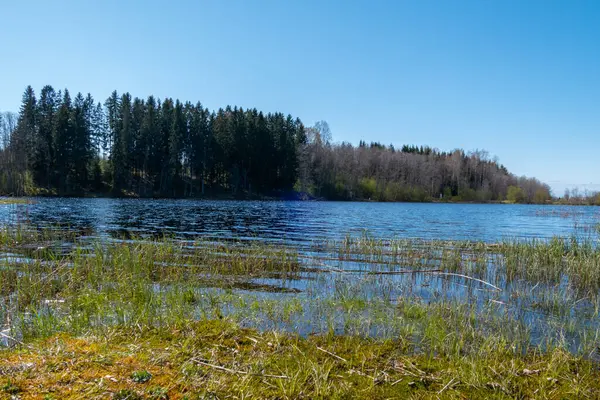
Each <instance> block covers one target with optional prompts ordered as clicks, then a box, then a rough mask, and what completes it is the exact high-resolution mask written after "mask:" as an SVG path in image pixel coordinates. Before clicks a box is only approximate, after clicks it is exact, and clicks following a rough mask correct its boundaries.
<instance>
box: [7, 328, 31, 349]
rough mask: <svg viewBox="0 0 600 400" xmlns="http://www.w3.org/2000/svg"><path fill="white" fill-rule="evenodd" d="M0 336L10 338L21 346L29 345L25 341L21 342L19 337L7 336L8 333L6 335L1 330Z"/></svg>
mask: <svg viewBox="0 0 600 400" xmlns="http://www.w3.org/2000/svg"><path fill="white" fill-rule="evenodd" d="M0 336H2V337H3V338H5V339H8V340H12V341H13V342H15V343H18V344H20V345H21V346H25V347H29V346H27V345H26V344H25V343H23V342H21V341H20V340H19V339H16V338H14V337H12V336H9V335H7V334H6V333H4V332H2V331H0Z"/></svg>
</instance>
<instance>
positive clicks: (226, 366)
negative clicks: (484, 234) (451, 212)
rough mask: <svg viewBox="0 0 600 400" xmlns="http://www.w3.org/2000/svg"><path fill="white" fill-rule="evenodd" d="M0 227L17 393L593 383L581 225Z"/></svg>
mask: <svg viewBox="0 0 600 400" xmlns="http://www.w3.org/2000/svg"><path fill="white" fill-rule="evenodd" d="M72 235H75V236H72ZM0 239H1V240H0V244H1V245H2V249H3V250H4V251H10V253H11V255H10V256H5V257H4V258H2V259H1V260H0V328H1V329H0V330H1V331H2V335H4V336H2V337H0V341H3V342H4V343H5V344H8V345H11V346H14V347H13V348H11V349H5V350H0V351H1V352H2V353H0V360H1V361H0V385H5V386H6V385H9V386H6V387H10V388H13V389H11V390H16V389H14V388H17V389H18V390H19V391H20V392H19V393H24V395H23V398H28V396H31V397H36V396H37V397H43V396H44V395H46V394H47V395H54V394H55V395H56V396H55V397H56V398H68V393H67V390H68V389H67V388H68V387H73V388H74V391H73V392H72V393H77V394H81V393H84V392H85V393H87V394H88V395H89V396H91V397H94V396H96V397H102V396H106V395H107V394H108V395H110V396H113V398H133V397H131V396H138V397H137V398H166V397H165V396H168V398H183V396H188V398H203V397H202V396H213V397H214V398H221V397H224V396H227V395H234V396H237V397H246V398H248V397H254V398H331V397H334V398H336V397H337V398H347V397H362V398H386V397H405V398H411V397H416V398H438V397H439V398H460V397H462V398H465V397H467V398H534V397H540V398H546V397H548V398H550V397H554V398H585V397H586V396H587V397H593V395H594V393H597V392H596V391H597V390H598V389H599V387H598V385H599V383H598V382H600V379H599V378H600V376H599V374H598V370H597V364H596V362H597V361H595V360H598V346H599V345H600V341H599V339H600V327H599V326H598V313H599V309H600V300H599V296H598V287H599V286H600V284H599V276H600V275H599V270H600V267H599V257H600V255H599V250H598V249H597V247H596V246H595V244H594V243H592V242H591V241H588V242H585V241H584V242H581V241H576V240H572V239H568V240H565V239H558V238H556V239H553V240H551V241H545V242H543V241H508V240H507V241H504V242H502V243H497V244H485V243H473V242H441V241H421V240H404V239H402V240H395V239H394V240H380V239H375V238H371V237H368V236H363V237H357V238H352V237H348V238H346V239H345V240H343V241H342V242H327V243H324V244H319V245H315V246H313V248H312V251H310V252H308V253H303V254H301V253H300V252H299V251H298V250H295V249H293V248H288V247H285V246H273V245H267V244H260V243H256V242H251V243H248V242H235V241H234V242H228V243H219V242H214V241H208V240H195V241H181V240H176V239H175V238H170V237H163V238H159V239H149V238H143V237H139V238H128V239H127V240H96V239H91V240H90V239H85V238H80V237H78V236H77V235H76V234H73V233H64V232H60V231H53V230H47V231H36V230H33V231H30V230H28V229H25V228H23V229H22V230H18V228H6V229H5V230H4V231H3V233H1V234H0ZM24 245H26V246H24ZM428 271H443V272H445V273H451V275H442V274H435V273H434V272H428ZM473 278H477V279H479V280H480V281H477V280H475V279H473ZM483 280H484V281H486V282H489V283H491V284H493V285H497V287H498V288H499V290H495V289H490V287H489V286H486V285H485V284H483V283H481V281H483ZM297 287H300V288H301V289H297ZM278 288H279V289H280V290H278ZM249 327H252V329H249ZM292 332H295V333H292ZM67 360H70V361H68V362H67ZM65 376H69V377H73V378H72V379H69V378H66V379H65V378H64V377H65ZM107 376H110V377H112V378H106V377H107ZM282 376H284V377H285V378H282ZM60 377H63V378H60ZM148 377H150V378H149V379H148V380H147V381H146V382H147V383H141V380H145V379H146V378H148ZM11 385H12V386H11ZM53 393H54V394H53ZM119 396H121V397H119ZM194 396H196V397H194ZM198 396H200V397H198ZM0 398H1V394H0Z"/></svg>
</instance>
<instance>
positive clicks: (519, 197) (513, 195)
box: [506, 186, 526, 203]
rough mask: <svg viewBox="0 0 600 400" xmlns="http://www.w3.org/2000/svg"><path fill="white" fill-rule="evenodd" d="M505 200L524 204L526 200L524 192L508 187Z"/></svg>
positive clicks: (515, 187) (517, 188)
mask: <svg viewBox="0 0 600 400" xmlns="http://www.w3.org/2000/svg"><path fill="white" fill-rule="evenodd" d="M506 199H507V200H508V201H510V202H512V203H524V202H525V200H526V196H525V192H523V189H521V188H520V187H517V186H509V187H508V192H507V194H506Z"/></svg>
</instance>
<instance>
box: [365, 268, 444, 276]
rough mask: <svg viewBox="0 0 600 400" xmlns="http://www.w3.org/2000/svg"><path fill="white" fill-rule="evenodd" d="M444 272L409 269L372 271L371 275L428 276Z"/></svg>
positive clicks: (439, 270)
mask: <svg viewBox="0 0 600 400" xmlns="http://www.w3.org/2000/svg"><path fill="white" fill-rule="evenodd" d="M437 272H444V271H443V270H441V269H409V270H403V271H370V272H368V274H369V275H402V274H427V273H437Z"/></svg>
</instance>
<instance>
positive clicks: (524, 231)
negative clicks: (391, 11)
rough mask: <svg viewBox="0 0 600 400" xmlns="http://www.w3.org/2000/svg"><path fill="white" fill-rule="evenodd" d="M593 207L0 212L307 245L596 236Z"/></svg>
mask: <svg viewBox="0 0 600 400" xmlns="http://www.w3.org/2000/svg"><path fill="white" fill-rule="evenodd" d="M598 210H599V208H597V207H569V206H536V205H500V204H497V205H494V204H489V205H482V204H411V203H342V202H261V201H202V200H149V199H143V200H142V199H140V200H138V199H75V198H73V199H71V198H61V199H50V198H40V199H35V201H34V204H30V205H18V206H3V207H0V220H1V221H4V222H18V221H25V220H27V221H29V222H30V223H31V224H33V225H34V226H63V227H70V228H77V229H82V230H84V231H90V232H94V233H95V235H98V236H119V237H122V236H123V234H125V233H129V234H140V235H162V234H173V235H176V236H179V237H192V236H204V237H212V238H245V239H260V240H264V241H275V242H277V241H282V242H286V243H297V244H306V243H310V242H312V241H319V240H322V239H325V238H329V239H331V238H335V239H339V238H341V237H343V236H345V235H346V234H348V233H350V234H356V233H361V232H363V231H368V232H369V233H370V234H373V235H375V236H380V237H387V238H390V237H409V238H423V239H442V240H484V241H488V242H493V241H498V240H502V239H503V238H506V237H521V238H533V237H536V238H550V237H552V236H556V235H560V236H571V235H573V234H576V235H595V234H596V229H595V227H596V226H597V224H598V222H599V221H600V218H599V216H600V214H599V212H598Z"/></svg>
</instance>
